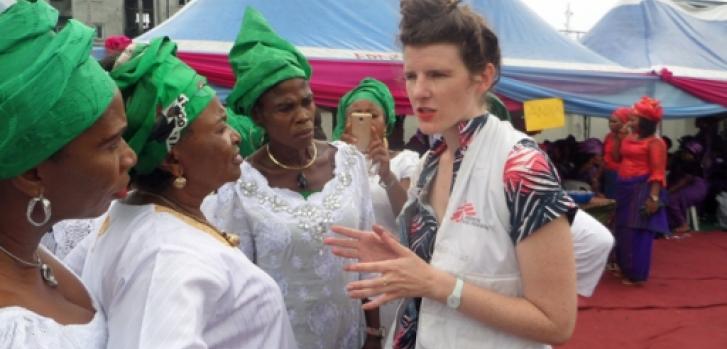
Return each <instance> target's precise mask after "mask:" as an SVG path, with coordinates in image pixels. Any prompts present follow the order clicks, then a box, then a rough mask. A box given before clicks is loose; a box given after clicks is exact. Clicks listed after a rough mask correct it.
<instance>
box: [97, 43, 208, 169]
mask: <svg viewBox="0 0 727 349" xmlns="http://www.w3.org/2000/svg"><path fill="white" fill-rule="evenodd" d="M133 50H134V53H133V54H132V56H131V58H130V59H129V60H128V61H127V62H119V63H120V65H119V66H118V67H116V68H114V69H113V71H112V72H111V77H112V78H113V79H114V81H116V84H117V85H118V86H119V89H121V92H122V93H123V95H124V103H125V104H126V115H127V118H128V128H127V131H126V132H125V133H124V139H125V140H126V142H127V143H129V146H130V147H131V148H132V149H134V151H135V152H136V154H137V156H138V158H139V159H138V161H137V164H136V166H135V167H134V173H136V174H148V173H150V172H152V171H153V170H154V169H155V168H157V166H159V165H160V164H161V163H162V162H163V161H164V158H165V157H166V156H167V154H168V153H169V148H170V146H171V145H173V144H171V143H169V142H170V141H169V139H170V137H168V135H169V133H168V132H165V131H164V129H166V130H169V128H168V127H171V126H170V125H173V124H168V125H167V128H165V127H162V125H163V124H166V123H164V122H163V119H164V120H165V119H166V118H164V117H163V115H162V114H163V111H164V110H166V109H167V108H169V107H170V106H172V105H175V104H176V103H178V102H179V98H180V97H181V96H184V97H186V99H187V102H186V104H185V105H184V106H183V108H182V109H183V110H184V112H185V113H186V125H185V126H184V128H183V129H186V127H188V126H189V125H191V124H192V123H193V122H194V120H196V119H197V117H198V116H199V115H200V114H201V113H202V111H204V109H205V108H207V105H209V103H210V102H211V101H212V99H213V98H214V96H215V91H214V90H213V89H212V88H211V87H209V86H208V85H207V81H206V80H205V78H204V77H202V76H201V75H199V74H197V72H195V71H194V69H192V68H190V67H189V66H188V65H186V64H185V63H184V62H182V61H181V60H180V59H179V58H177V57H176V52H177V45H176V44H175V43H174V42H172V41H171V40H170V39H169V38H167V37H163V38H157V39H154V40H152V41H151V42H149V44H148V45H145V44H138V45H136V46H135V47H134V48H133ZM178 109H179V108H178ZM170 114H174V113H168V114H167V115H170ZM177 115H181V114H177ZM179 120H180V119H177V121H175V122H179Z"/></svg>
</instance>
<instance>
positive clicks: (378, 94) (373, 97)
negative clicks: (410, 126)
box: [333, 78, 396, 140]
mask: <svg viewBox="0 0 727 349" xmlns="http://www.w3.org/2000/svg"><path fill="white" fill-rule="evenodd" d="M360 100H367V101H370V102H372V103H375V104H376V105H378V106H379V107H381V109H382V110H383V111H384V115H383V116H384V118H385V120H386V135H387V136H388V135H390V134H391V131H392V130H393V129H394V124H395V123H396V111H395V110H394V96H392V95H391V91H390V90H389V88H388V87H387V86H386V84H384V83H383V82H381V81H379V80H376V79H373V78H364V79H363V80H361V82H359V83H358V86H356V87H354V88H353V90H351V91H348V93H346V94H345V95H344V96H343V97H341V100H340V101H339V102H338V109H337V110H336V129H334V130H333V139H334V140H338V139H341V136H342V135H343V132H344V131H345V130H346V109H348V107H349V106H350V105H351V104H353V103H354V102H356V101H360Z"/></svg>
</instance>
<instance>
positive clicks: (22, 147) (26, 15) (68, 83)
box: [0, 0, 116, 179]
mask: <svg viewBox="0 0 727 349" xmlns="http://www.w3.org/2000/svg"><path fill="white" fill-rule="evenodd" d="M57 22H58V11H57V10H56V9H54V8H53V7H51V6H50V5H48V4H47V3H46V2H45V1H29V0H19V1H18V2H17V3H15V4H13V5H11V6H10V7H9V8H7V9H5V10H4V11H3V12H2V13H0V31H1V33H2V34H0V179H7V178H12V177H15V176H18V175H20V174H22V173H23V172H25V171H27V170H29V169H31V168H33V167H35V166H37V165H38V164H40V163H41V162H43V161H45V160H46V159H48V158H49V157H50V156H52V155H53V154H54V153H56V152H57V151H59V150H60V149H62V148H63V146H65V145H66V144H68V143H69V142H71V141H72V140H73V139H75V138H76V137H78V136H79V135H80V134H82V133H83V132H84V131H86V130H87V129H88V128H89V127H91V125H93V124H94V123H95V122H96V120H98V119H99V117H101V115H103V113H104V112H105V111H106V109H107V108H108V106H109V104H110V103H111V100H112V99H113V96H114V93H115V92H116V86H114V83H113V81H112V80H111V78H110V77H109V75H108V74H107V73H106V72H105V71H103V69H101V67H100V66H99V65H98V63H96V61H95V60H93V59H92V58H90V55H91V46H92V45H93V38H94V30H93V29H91V28H89V27H87V26H85V25H83V24H82V23H80V22H77V21H75V20H70V21H68V23H67V24H66V26H65V27H64V28H63V30H61V31H60V32H57V33H56V32H55V31H54V28H55V26H56V23H57Z"/></svg>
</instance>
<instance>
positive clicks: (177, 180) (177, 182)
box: [173, 176, 187, 189]
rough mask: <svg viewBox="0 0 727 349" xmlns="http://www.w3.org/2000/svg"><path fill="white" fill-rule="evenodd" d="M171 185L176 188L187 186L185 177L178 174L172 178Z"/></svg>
mask: <svg viewBox="0 0 727 349" xmlns="http://www.w3.org/2000/svg"><path fill="white" fill-rule="evenodd" d="M173 185H174V187H175V188H177V189H184V187H186V186H187V179H186V178H184V177H183V176H179V177H177V178H175V179H174V183H173Z"/></svg>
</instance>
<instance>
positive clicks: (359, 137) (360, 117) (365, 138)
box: [350, 113, 372, 153]
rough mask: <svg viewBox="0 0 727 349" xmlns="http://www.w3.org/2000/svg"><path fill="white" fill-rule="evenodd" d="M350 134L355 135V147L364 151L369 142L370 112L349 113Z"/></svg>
mask: <svg viewBox="0 0 727 349" xmlns="http://www.w3.org/2000/svg"><path fill="white" fill-rule="evenodd" d="M350 118H351V134H352V135H353V136H354V137H356V148H358V150H359V151H360V152H362V153H363V152H365V151H366V150H367V149H368V148H369V143H370V142H371V119H372V115H371V113H351V117H350Z"/></svg>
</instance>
